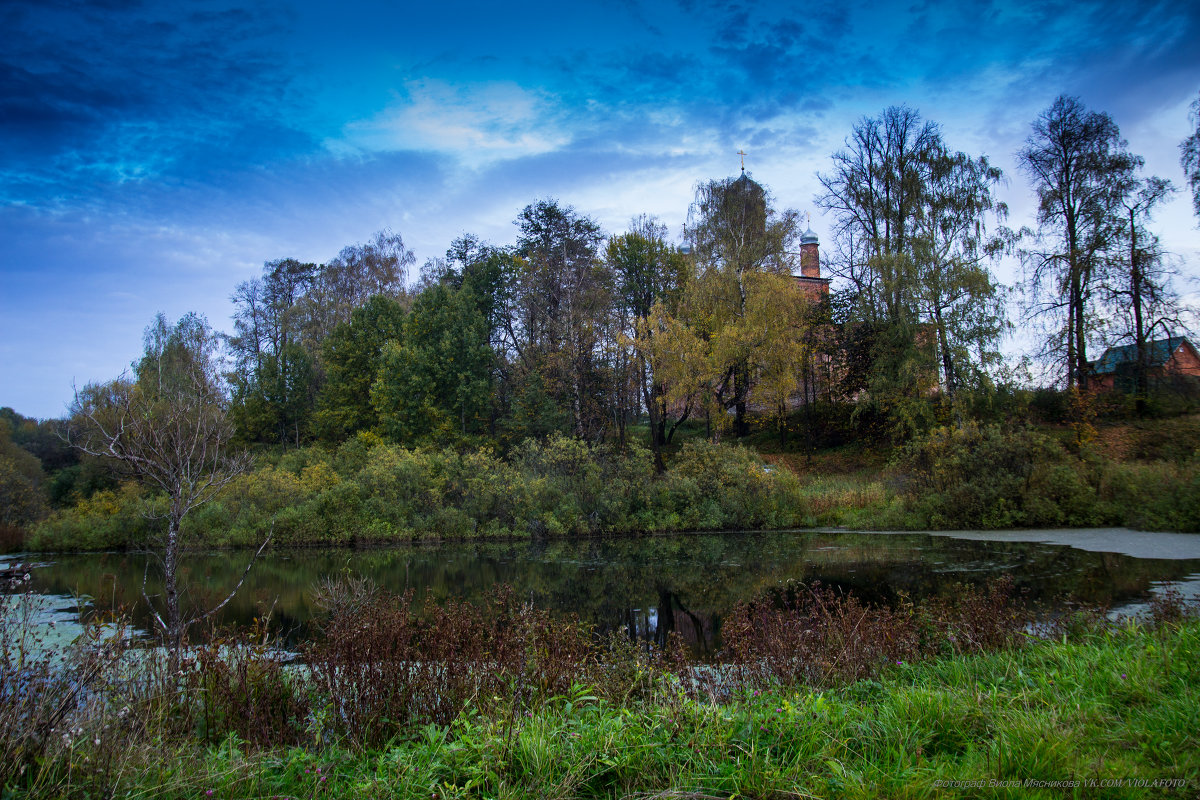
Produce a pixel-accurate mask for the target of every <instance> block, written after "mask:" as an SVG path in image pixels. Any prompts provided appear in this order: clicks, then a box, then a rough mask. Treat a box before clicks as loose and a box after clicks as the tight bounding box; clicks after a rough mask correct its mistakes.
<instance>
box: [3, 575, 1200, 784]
mask: <svg viewBox="0 0 1200 800" xmlns="http://www.w3.org/2000/svg"><path fill="white" fill-rule="evenodd" d="M1003 597H1004V595H1003V594H1002V593H1001V594H997V593H996V592H995V591H993V592H991V593H978V594H974V595H971V594H969V593H968V595H965V596H964V597H963V598H961V602H958V603H953V604H951V603H949V602H945V601H941V602H940V604H939V603H934V604H932V605H929V606H919V607H916V608H913V607H907V608H905V607H901V608H899V609H892V610H885V609H864V608H863V607H862V606H858V605H857V604H856V603H854V602H853V601H852V600H848V599H845V598H842V599H835V598H831V597H816V598H811V602H799V603H797V604H795V605H787V604H784V605H783V606H781V605H780V604H779V603H773V604H770V605H761V604H759V605H757V606H755V605H754V604H751V605H749V606H747V607H745V608H744V609H742V611H741V614H742V619H743V621H744V622H746V623H748V627H746V629H745V630H743V631H742V632H741V633H740V634H739V633H738V632H737V631H736V630H734V631H733V632H732V633H733V638H734V643H733V644H731V646H730V648H729V650H728V651H727V654H726V656H725V657H724V659H723V661H722V665H721V666H719V667H717V668H713V667H707V668H705V669H701V668H699V667H698V666H697V665H694V664H687V663H679V662H676V663H671V662H670V659H669V658H666V657H664V656H663V655H662V654H659V655H658V656H654V655H653V654H646V653H644V652H640V651H638V650H637V649H636V648H632V647H630V646H626V647H625V648H624V649H622V648H621V646H620V645H617V644H615V643H608V644H595V645H592V646H595V647H596V648H598V649H596V650H593V651H588V650H587V647H588V645H584V644H583V640H581V639H577V638H575V634H577V633H579V631H578V630H577V629H576V630H574V631H573V630H572V629H571V628H570V626H568V627H566V628H563V627H561V626H559V627H556V626H555V625H552V624H548V623H546V622H545V620H543V621H542V622H537V623H536V624H534V625H533V627H527V626H526V627H523V625H527V623H530V622H536V619H535V618H536V615H534V616H533V617H530V616H523V615H528V614H530V613H531V612H530V611H529V610H528V609H525V610H521V609H520V607H518V606H514V607H513V611H514V613H515V614H516V616H510V617H508V618H507V619H505V620H504V621H503V622H502V623H501V624H500V625H499V627H498V628H496V629H495V631H503V632H504V637H505V641H508V642H510V643H514V642H515V643H516V647H515V649H514V648H509V649H508V650H502V651H495V652H493V653H492V655H490V656H488V658H489V659H494V661H491V663H492V664H493V669H491V670H488V671H487V673H486V674H484V673H481V672H480V671H479V670H478V669H477V668H476V669H473V670H471V671H469V672H460V671H458V670H457V668H456V664H457V662H455V661H454V660H452V659H451V660H444V659H445V658H446V656H444V655H443V656H438V657H437V659H438V660H437V663H438V664H440V665H441V666H440V667H439V669H437V670H426V671H425V672H424V673H423V674H424V676H425V678H424V680H429V681H433V683H430V684H422V685H423V686H424V689H423V690H416V691H415V693H414V694H409V695H406V696H404V697H403V698H400V699H399V701H398V702H397V703H395V704H393V705H391V706H380V705H375V706H369V703H370V702H371V699H370V698H372V697H374V698H375V700H376V701H377V700H378V699H379V694H380V689H379V686H378V684H379V682H380V681H379V676H381V675H382V676H390V679H391V680H394V681H395V680H409V678H406V677H405V676H408V675H410V672H411V670H410V668H417V669H418V671H419V669H420V668H422V667H423V666H424V664H426V663H428V661H429V659H431V658H433V657H432V656H430V655H429V653H434V652H435V651H426V652H427V655H426V660H425V661H424V662H414V661H412V660H409V659H410V658H411V656H409V655H406V654H401V655H399V656H398V658H397V659H388V658H387V657H386V656H382V655H380V654H381V653H387V652H393V653H400V651H398V650H395V649H394V648H395V647H398V646H400V645H399V644H398V643H397V642H396V641H392V640H389V639H388V638H387V635H386V632H387V631H392V632H393V633H394V632H395V631H396V627H395V626H396V625H397V624H398V618H395V617H392V618H389V617H388V616H387V615H386V614H383V615H381V614H378V613H370V614H367V613H363V614H362V615H361V618H362V620H363V625H360V627H361V628H364V629H369V635H370V636H371V638H372V640H373V641H375V642H376V648H375V649H374V650H373V651H372V652H373V653H374V654H375V655H374V656H373V657H372V656H368V655H367V654H365V653H364V652H363V651H361V650H357V649H355V647H354V646H353V643H352V642H351V641H349V640H352V639H353V638H354V636H355V634H354V633H353V628H352V629H351V632H350V633H347V634H345V636H348V637H349V640H348V639H346V638H343V639H342V640H341V642H340V644H337V645H336V646H335V647H334V649H333V651H331V652H334V653H340V656H338V657H337V658H336V659H334V660H335V661H336V662H337V666H338V668H337V669H334V670H332V671H326V667H325V666H322V663H325V662H322V663H313V665H312V667H311V672H305V673H297V672H295V671H291V672H289V671H287V670H280V669H279V668H278V666H277V665H276V666H272V664H273V663H274V662H272V661H271V660H270V659H269V658H267V653H268V649H267V648H263V647H261V645H251V644H249V643H247V642H245V641H243V643H242V644H241V645H239V646H237V647H228V646H227V647H226V648H225V649H224V650H221V649H217V648H211V649H208V650H205V651H198V652H197V653H196V654H194V657H193V659H192V660H190V661H189V662H188V666H187V667H186V668H185V673H186V674H185V677H184V680H183V682H182V684H181V685H182V686H183V687H185V691H184V693H183V694H175V693H173V692H167V691H164V689H165V687H166V686H167V685H168V684H167V683H164V682H163V680H162V678H163V676H161V675H160V674H158V673H157V672H155V671H154V669H153V667H152V664H151V662H145V661H143V662H138V663H141V664H142V665H143V666H142V667H141V668H140V671H138V672H137V673H136V674H135V676H134V679H133V680H130V679H129V676H128V675H126V678H125V680H123V681H121V682H119V683H113V684H108V683H103V682H101V683H94V684H92V687H93V688H92V690H91V691H90V693H89V696H88V697H87V698H84V699H82V702H79V703H77V704H76V706H75V707H74V708H73V709H72V711H71V712H70V713H69V714H67V715H65V716H63V717H61V718H59V719H58V720H57V725H56V727H55V730H54V731H53V732H51V733H50V735H48V736H47V737H46V740H45V741H44V742H34V741H33V740H32V739H30V740H28V741H27V742H26V743H25V744H26V745H27V746H28V747H33V746H34V745H35V744H36V752H34V750H32V749H28V747H27V749H26V750H25V751H24V752H22V751H21V750H19V749H14V743H13V742H14V731H16V732H19V730H20V728H19V727H18V726H16V725H15V724H14V718H13V716H12V699H13V695H12V694H11V692H10V693H8V694H5V693H3V692H0V698H3V699H4V700H5V701H6V704H5V707H4V712H5V714H6V715H7V716H6V720H5V722H6V725H5V726H4V728H3V729H2V730H3V734H2V736H0V739H2V741H0V743H2V744H3V745H4V747H5V749H6V752H5V753H4V755H5V756H6V758H5V761H4V764H5V766H6V770H5V775H4V781H5V782H6V784H7V789H6V790H5V791H6V796H12V797H112V796H136V797H147V798H152V797H153V798H157V797H161V798H168V797H182V796H188V797H214V798H246V797H307V798H312V797H355V798H380V797H382V798H390V797H395V798H402V797H404V798H407V797H414V798H415V797H422V798H428V797H438V798H518V797H544V798H572V797H612V798H624V797H645V798H649V797H660V798H668V797H669V798H685V797H686V798H709V797H722V798H725V797H747V798H750V797H754V798H766V797H779V798H786V797H878V796H884V797H936V796H964V795H965V796H976V797H1031V796H1032V797H1039V796H1046V797H1050V796H1053V797H1061V796H1063V795H1064V794H1070V795H1072V796H1080V797H1146V796H1164V797H1175V796H1190V795H1191V794H1192V793H1195V791H1196V790H1197V789H1198V788H1200V746H1198V745H1200V740H1198V739H1197V733H1196V732H1197V731H1198V730H1200V623H1198V622H1197V620H1196V619H1195V618H1194V616H1193V617H1189V616H1188V610H1187V609H1186V608H1182V607H1181V606H1179V605H1178V604H1173V603H1166V604H1161V605H1160V606H1159V607H1158V608H1157V619H1156V620H1155V621H1154V622H1152V623H1151V622H1145V623H1140V624H1133V623H1129V624H1122V625H1111V624H1108V623H1104V622H1102V621H1099V618H1097V617H1096V616H1094V615H1091V616H1087V615H1085V616H1084V617H1079V618H1075V619H1073V620H1069V621H1066V620H1060V621H1059V623H1058V624H1057V625H1056V627H1055V628H1054V629H1053V631H1052V635H1051V636H1049V637H1047V638H1039V639H1032V638H1030V637H1029V636H1028V635H1026V634H1025V633H1024V630H1025V628H1024V625H1023V623H1020V622H1019V619H1020V617H1021V615H1020V614H1019V613H1018V610H1019V609H1018V608H1017V607H1015V606H1012V605H1010V604H1009V603H1008V601H1007V600H1003V599H1002V598H1003ZM348 601H349V602H351V604H352V605H351V606H345V607H344V608H343V612H345V611H346V610H348V609H350V608H351V607H353V603H360V604H361V603H364V602H366V603H367V604H368V606H369V604H370V603H374V602H380V601H381V600H380V598H378V597H376V598H373V599H372V598H369V597H368V598H364V596H363V595H362V594H361V592H360V593H355V592H351V593H350V594H349V595H346V594H343V595H342V596H341V599H340V600H339V601H338V602H342V603H345V602H348ZM383 602H385V605H387V604H390V607H391V608H393V609H395V608H400V607H401V606H397V605H395V603H396V602H397V601H395V600H391V599H386V598H385V599H383ZM368 606H363V605H359V606H357V608H358V610H359V611H362V612H366V611H369V610H370V608H369V607H368ZM375 610H376V611H378V608H376V609H375ZM467 611H468V610H467V609H463V608H461V607H458V608H448V610H447V613H448V614H450V616H449V617H448V618H446V619H442V620H440V622H439V624H438V625H437V626H433V627H430V628H428V629H422V630H427V631H428V632H429V633H431V634H432V633H437V636H436V641H444V640H446V639H450V640H455V637H459V638H460V639H462V637H466V638H465V639H462V640H461V641H457V642H456V644H457V645H458V646H461V645H463V644H464V642H466V641H468V640H469V641H478V642H485V641H486V640H487V637H488V636H489V635H491V634H490V633H488V632H487V631H486V630H483V629H480V630H477V631H476V632H475V633H471V632H470V631H471V629H472V628H471V624H468V623H469V618H470V614H469V613H466V612H467ZM336 613H340V612H336V611H335V614H336ZM464 613H466V617H465V618H464V616H463V614H464ZM464 619H467V620H468V622H464V621H463V620H464ZM455 620H457V621H458V624H450V623H451V622H453V621H455ZM522 620H524V622H521V621H522ZM749 623H753V624H749ZM406 630H408V632H409V633H412V634H417V635H416V636H415V638H411V637H410V638H407V639H405V641H406V642H410V641H411V642H412V643H413V646H414V647H417V648H427V647H429V646H434V641H435V640H430V641H421V635H422V634H421V630H418V629H414V628H406ZM814 631H816V634H815V635H814ZM381 633H383V634H384V636H383V637H382V639H383V640H382V641H381V640H380V635H381ZM847 633H853V634H854V636H853V637H848V636H846V634H847ZM913 635H915V636H916V638H915V639H914V638H913ZM474 636H482V637H483V638H482V639H474V638H472V637H474ZM539 636H545V637H549V638H544V639H539V638H538V637H539ZM738 636H741V637H742V638H741V639H738V638H737V637H738ZM789 637H790V638H789ZM402 638H403V637H402ZM739 643H740V644H739ZM805 643H807V645H806V646H807V647H808V648H809V649H808V651H806V652H805V657H804V659H803V662H804V664H806V665H808V667H813V668H808V667H806V668H803V669H790V670H789V669H787V668H786V665H787V664H789V663H794V662H795V661H796V659H795V658H794V657H793V658H792V659H790V660H789V659H783V660H779V659H777V658H775V656H776V655H779V654H782V653H785V652H792V651H793V650H794V648H795V647H796V645H798V644H800V645H804V644H805ZM864 643H865V645H864ZM228 644H229V643H227V645H228ZM551 644H554V645H555V646H553V647H547V646H546V645H551ZM404 646H407V645H404ZM389 648H392V649H389ZM613 648H616V649H613ZM414 652H415V651H414ZM939 653H940V655H939ZM739 654H740V655H739ZM772 654H775V655H772ZM900 654H904V655H907V657H903V658H898V657H897V655H900ZM476 655H478V654H476ZM339 659H340V660H339ZM572 659H578V662H577V663H575V668H573V669H572V670H571V672H570V673H569V674H559V673H555V672H554V669H553V667H554V665H560V666H562V665H565V664H567V663H568V662H571V660H572ZM829 663H832V664H842V665H843V666H845V665H856V666H857V667H859V668H861V669H859V670H843V671H842V672H840V673H839V672H837V671H836V670H835V671H833V672H830V671H829V670H827V669H825V668H824V667H823V666H821V665H823V664H824V665H826V666H828V664H829ZM368 664H369V665H374V666H375V667H378V668H381V669H383V672H382V673H380V672H376V673H368V672H363V671H362V669H363V668H364V666H365V665H368ZM814 665H815V666H814ZM580 667H582V668H580ZM781 667H784V668H782V669H781ZM705 670H707V671H705ZM368 674H374V675H375V676H376V678H375V679H374V680H373V681H370V682H369V683H370V684H371V686H372V687H373V688H372V689H371V690H370V694H369V695H364V694H363V692H364V691H365V690H366V687H365V686H364V685H363V680H362V679H363V678H364V677H365V676H366V675H368ZM468 674H469V675H473V676H474V677H473V678H472V680H471V681H468V682H467V683H469V684H470V686H469V687H468V686H467V684H461V685H460V684H459V683H455V682H454V681H453V680H451V681H450V682H449V683H438V681H439V680H442V678H439V677H438V676H443V677H444V676H447V675H451V676H453V675H458V676H460V677H461V676H466V675H468ZM715 674H720V675H722V676H723V677H721V679H720V680H717V681H714V680H711V679H708V680H706V679H705V676H708V677H709V678H711V677H712V676H713V675H715ZM306 676H307V677H306ZM680 676H683V677H682V678H681V677H680ZM7 677H9V678H11V677H12V676H11V674H8V675H7ZM12 685H13V684H11V683H9V684H7V685H6V687H7V688H9V689H11V687H12ZM322 687H325V690H327V691H334V690H335V689H336V690H337V691H340V692H341V694H340V695H338V694H328V693H324V694H323V693H322ZM460 690H462V693H461V694H460V693H459V691H460ZM422 691H424V692H425V694H422ZM421 697H425V698H426V699H429V698H433V697H438V698H443V699H445V698H453V699H454V702H453V703H452V704H451V705H450V706H448V707H446V708H444V709H443V711H444V712H445V713H442V712H439V711H438V710H437V709H436V708H435V707H434V706H429V705H422V704H421V702H419V698H421ZM306 698H307V700H306ZM76 699H77V700H80V698H76ZM305 702H308V703H309V705H307V706H304V707H303V709H302V710H300V709H301V706H302V705H303V704H304V703H305ZM298 704H299V705H298ZM435 705H436V704H435ZM368 708H369V710H370V711H371V715H370V716H369V717H368V718H369V719H370V720H372V721H373V723H374V725H375V728H374V729H372V730H367V729H365V728H364V727H362V726H359V725H351V726H350V727H343V724H344V723H345V722H346V721H348V720H352V719H353V716H352V715H353V714H354V713H356V712H359V711H364V710H368ZM422 709H423V710H422ZM347 715H350V716H347ZM27 721H28V720H27ZM289 725H290V726H291V727H289ZM289 738H290V739H291V741H285V739H289ZM20 764H24V767H23V768H21V769H18V765H20ZM955 781H965V782H971V783H972V784H973V785H975V788H970V789H966V790H963V789H961V788H957V789H956V788H948V787H947V782H955ZM1062 781H1068V782H1070V781H1077V782H1079V784H1080V787H1081V788H1078V789H1076V790H1074V791H1069V790H1068V791H1064V790H1063V789H1062V788H1052V787H1051V784H1052V783H1053V782H1062ZM1038 782H1044V785H1043V784H1039V783H1038ZM1156 782H1157V783H1156Z"/></svg>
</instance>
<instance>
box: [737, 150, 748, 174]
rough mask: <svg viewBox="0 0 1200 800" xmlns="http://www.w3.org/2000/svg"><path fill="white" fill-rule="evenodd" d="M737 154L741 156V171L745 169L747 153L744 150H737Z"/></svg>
mask: <svg viewBox="0 0 1200 800" xmlns="http://www.w3.org/2000/svg"><path fill="white" fill-rule="evenodd" d="M737 154H738V155H739V156H741V157H742V172H745V171H746V156H748V155H749V153H747V152H746V151H745V150H738V151H737Z"/></svg>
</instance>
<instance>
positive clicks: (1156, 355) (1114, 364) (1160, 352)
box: [1094, 336, 1194, 375]
mask: <svg viewBox="0 0 1200 800" xmlns="http://www.w3.org/2000/svg"><path fill="white" fill-rule="evenodd" d="M1184 342H1187V343H1188V345H1189V346H1191V344H1192V343H1191V342H1188V340H1187V339H1186V338H1184V337H1183V336H1172V337H1171V338H1169V339H1155V340H1154V341H1152V342H1146V345H1147V346H1148V347H1149V348H1150V364H1149V366H1151V367H1161V366H1162V365H1163V364H1166V363H1167V360H1168V359H1170V357H1171V354H1172V353H1174V352H1175V351H1176V350H1177V349H1178V348H1179V346H1180V345H1181V344H1183V343H1184ZM1193 349H1194V348H1193ZM1135 363H1137V345H1136V344H1127V345H1124V346H1122V347H1110V348H1108V349H1107V350H1105V351H1104V355H1102V356H1100V358H1099V359H1098V360H1097V361H1096V362H1095V367H1094V369H1095V372H1096V374H1097V375H1107V374H1109V373H1110V372H1116V371H1117V370H1118V369H1119V368H1120V367H1121V366H1122V365H1124V364H1135Z"/></svg>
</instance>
